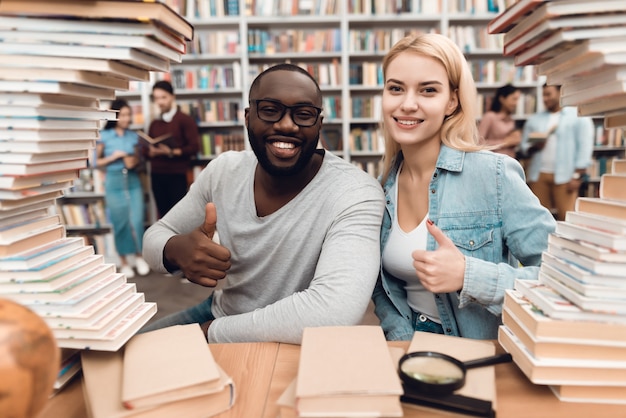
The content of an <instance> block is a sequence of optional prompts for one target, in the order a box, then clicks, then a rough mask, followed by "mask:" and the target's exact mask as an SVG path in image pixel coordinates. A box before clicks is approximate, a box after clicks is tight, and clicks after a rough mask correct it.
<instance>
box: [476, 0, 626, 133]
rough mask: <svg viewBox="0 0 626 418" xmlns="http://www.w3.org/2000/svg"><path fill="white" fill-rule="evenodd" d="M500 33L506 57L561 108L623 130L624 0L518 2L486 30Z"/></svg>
mask: <svg viewBox="0 0 626 418" xmlns="http://www.w3.org/2000/svg"><path fill="white" fill-rule="evenodd" d="M487 29H488V31H489V33H492V34H500V33H504V35H503V37H504V55H509V56H514V59H515V64H516V65H520V66H521V65H535V66H536V70H537V73H538V74H539V75H543V76H546V81H547V83H548V84H550V85H560V86H561V104H562V105H563V106H577V108H578V114H579V116H592V115H602V116H604V125H605V128H607V129H610V128H618V127H626V3H625V2H624V1H623V0H602V1H599V2H590V1H585V0H559V1H549V0H519V1H517V2H516V3H514V4H512V5H511V6H510V7H509V8H507V9H506V10H504V11H503V12H502V13H501V14H500V15H498V16H497V17H496V18H494V19H493V20H492V21H491V22H490V23H489V25H488V28H487Z"/></svg>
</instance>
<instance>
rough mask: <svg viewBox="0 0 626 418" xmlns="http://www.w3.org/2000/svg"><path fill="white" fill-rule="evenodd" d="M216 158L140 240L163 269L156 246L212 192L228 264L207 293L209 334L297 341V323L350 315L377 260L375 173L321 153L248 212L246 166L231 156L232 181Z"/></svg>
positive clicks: (347, 319)
mask: <svg viewBox="0 0 626 418" xmlns="http://www.w3.org/2000/svg"><path fill="white" fill-rule="evenodd" d="M214 162H215V161H213V162H211V164H213V163H214ZM211 164H209V166H211ZM218 166H219V164H216V165H215V166H214V167H213V169H214V170H213V173H212V177H213V178H212V179H209V178H208V177H209V176H210V175H211V173H209V172H207V170H205V171H203V173H202V174H201V175H200V177H198V180H197V181H196V183H199V182H202V184H203V190H202V192H200V190H199V186H198V185H195V186H196V187H195V189H196V190H192V191H191V192H190V193H189V195H191V196H187V197H186V198H185V199H184V200H183V201H181V203H180V204H179V206H184V207H185V208H187V209H184V210H183V208H182V207H180V208H174V209H173V210H172V211H171V214H172V216H168V215H166V216H165V217H164V218H163V219H162V220H161V221H159V222H158V223H157V224H155V226H153V227H152V228H150V230H149V231H148V232H147V233H146V235H145V244H144V252H146V249H148V250H147V251H149V252H150V256H151V258H150V261H149V262H150V263H151V265H155V264H156V265H158V266H160V267H161V270H160V271H164V269H163V267H162V249H163V246H164V245H165V243H166V242H167V240H168V239H169V237H171V236H172V234H173V233H180V232H188V230H189V228H190V227H191V225H190V223H191V224H199V222H201V221H202V211H201V210H200V212H201V215H200V218H199V219H197V215H194V214H193V213H192V212H193V211H190V210H189V208H191V207H194V208H195V209H194V210H195V211H197V210H198V208H201V207H203V205H204V204H205V202H206V200H207V199H215V202H216V205H217V207H218V224H217V231H218V234H219V236H220V241H221V243H222V245H224V246H226V247H227V248H229V250H231V254H232V262H233V267H232V268H231V271H229V273H228V276H227V278H226V279H225V280H226V282H225V284H224V286H223V289H222V290H218V291H216V292H215V295H214V301H213V307H212V311H213V314H214V315H215V316H216V318H217V319H216V320H214V321H213V323H212V324H211V326H210V328H209V333H208V338H209V342H213V343H218V342H219V343H222V342H242V341H277V342H286V343H295V344H298V343H300V341H301V338H302V331H303V329H304V327H308V326H324V325H356V324H358V323H359V321H360V320H361V318H362V316H363V314H364V312H365V310H366V309H367V306H368V303H369V301H370V298H371V295H372V291H373V288H374V284H375V282H376V279H377V276H378V269H379V262H380V249H379V234H380V224H381V219H382V213H383V210H384V195H383V193H382V188H381V187H380V185H379V184H378V183H377V182H376V181H375V179H373V178H372V177H370V176H369V175H367V174H366V173H364V172H362V171H361V170H359V169H356V168H354V167H352V166H351V165H350V164H348V163H345V162H344V161H342V160H341V159H339V158H337V157H334V156H329V155H327V156H326V157H325V162H324V165H323V166H322V169H321V170H320V172H319V173H318V175H317V176H316V178H315V179H314V181H312V182H311V184H309V185H308V186H307V188H306V189H305V190H304V191H303V192H301V193H300V195H299V196H297V198H295V199H294V200H292V201H291V202H289V203H288V204H287V205H285V207H283V208H281V209H280V210H279V211H277V212H276V213H274V214H272V215H269V216H267V217H264V218H256V217H255V211H254V200H253V194H252V191H251V190H252V187H251V184H252V183H251V182H252V180H251V178H252V173H253V168H252V169H251V170H248V169H247V168H246V169H243V168H241V167H240V168H236V164H233V162H232V161H231V163H230V166H231V167H233V166H234V168H233V170H234V169H236V170H238V173H239V174H240V180H239V183H237V182H236V181H234V180H232V176H229V174H228V173H225V175H223V174H224V173H218V170H217V168H218ZM242 172H243V173H249V174H250V176H249V177H250V181H242V180H241V174H242ZM218 177H219V178H218ZM205 184H207V185H213V186H209V187H208V188H205V187H204V185H205ZM192 189H193V187H192ZM208 189H211V190H212V191H211V192H209V191H208ZM223 191H228V193H225V192H223ZM232 196H235V197H232ZM253 211H254V213H251V212H253ZM176 214H178V215H177V216H176V220H177V223H174V220H173V219H174V218H173V216H174V215H176ZM180 218H184V219H185V221H184V222H183V221H182V220H181V219H180ZM194 218H196V219H194ZM146 257H148V254H146Z"/></svg>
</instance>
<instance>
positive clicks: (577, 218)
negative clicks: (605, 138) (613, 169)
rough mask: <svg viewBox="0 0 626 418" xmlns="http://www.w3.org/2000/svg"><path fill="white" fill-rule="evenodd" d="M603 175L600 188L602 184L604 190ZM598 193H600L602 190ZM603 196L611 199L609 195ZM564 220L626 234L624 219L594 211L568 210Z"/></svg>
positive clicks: (604, 181)
mask: <svg viewBox="0 0 626 418" xmlns="http://www.w3.org/2000/svg"><path fill="white" fill-rule="evenodd" d="M604 176H607V174H603V176H602V180H601V181H600V190H603V189H602V188H603V186H605V189H604V190H605V191H606V190H607V189H606V183H607V179H608V177H604ZM623 177H624V180H626V176H623ZM617 184H618V183H617V182H616V183H615V184H612V185H611V186H615V185H617ZM623 187H626V182H624V186H623ZM616 192H617V191H616ZM600 193H602V191H601V192H600ZM613 196H615V195H613ZM604 198H606V199H611V198H610V197H604ZM565 221H566V222H569V223H572V224H575V225H581V226H588V227H590V228H596V229H600V230H602V231H607V232H612V233H614V234H621V235H626V219H619V218H614V217H610V216H602V215H597V214H595V213H587V212H576V211H568V212H566V213H565Z"/></svg>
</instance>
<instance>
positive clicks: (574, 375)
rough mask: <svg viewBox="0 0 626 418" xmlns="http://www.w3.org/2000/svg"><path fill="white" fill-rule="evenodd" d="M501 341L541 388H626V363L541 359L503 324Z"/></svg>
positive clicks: (500, 329)
mask: <svg viewBox="0 0 626 418" xmlns="http://www.w3.org/2000/svg"><path fill="white" fill-rule="evenodd" d="M498 342H499V343H500V345H501V346H502V347H503V348H504V349H505V350H506V351H507V352H508V353H511V355H512V356H513V361H514V362H515V364H517V366H518V367H519V368H520V370H521V371H522V372H523V373H524V374H525V375H526V377H528V379H529V380H530V381H531V382H533V383H535V384H539V385H583V386H585V385H592V384H593V385H606V386H613V385H614V386H618V385H621V386H626V361H612V360H601V359H592V360H588V359H567V358H542V359H539V358H537V357H535V356H533V355H532V353H531V352H530V351H529V350H528V349H527V348H526V347H525V346H524V345H523V344H522V342H521V341H520V340H519V338H517V336H516V335H515V334H514V333H513V332H511V330H510V329H509V328H508V327H507V326H505V325H501V326H500V328H499V329H498Z"/></svg>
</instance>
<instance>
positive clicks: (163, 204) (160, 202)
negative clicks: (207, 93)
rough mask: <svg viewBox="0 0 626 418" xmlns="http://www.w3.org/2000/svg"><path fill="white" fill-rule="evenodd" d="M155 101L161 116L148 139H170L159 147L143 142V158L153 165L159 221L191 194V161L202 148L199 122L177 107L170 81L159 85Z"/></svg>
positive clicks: (151, 171)
mask: <svg viewBox="0 0 626 418" xmlns="http://www.w3.org/2000/svg"><path fill="white" fill-rule="evenodd" d="M152 99H153V100H154V102H155V103H156V105H157V106H158V107H159V110H160V112H161V116H160V118H158V119H155V120H153V121H152V123H150V128H149V130H148V135H150V136H151V137H152V138H157V137H160V136H163V135H167V134H169V135H170V137H169V138H167V139H165V140H163V141H161V142H159V143H158V144H156V145H152V144H149V143H148V142H146V141H143V154H144V156H145V157H146V158H147V159H148V160H149V161H150V184H151V187H152V194H153V195H154V200H155V202H156V206H157V210H158V212H159V213H158V214H159V217H162V216H163V215H165V214H166V213H167V212H168V211H169V210H170V209H171V208H172V207H173V206H174V205H175V204H176V203H177V202H178V201H179V200H180V199H182V197H183V196H184V195H185V193H186V192H187V188H188V184H187V171H188V170H189V168H190V165H189V161H190V160H191V158H192V157H195V156H196V154H197V153H198V150H199V147H200V138H199V134H198V126H197V125H196V122H195V120H194V119H193V118H192V117H191V116H189V115H187V114H185V113H183V112H181V111H180V109H179V108H178V106H177V105H176V100H175V96H174V88H173V87H172V84H171V83H170V82H169V81H166V80H163V81H157V82H156V83H155V84H154V86H153V87H152Z"/></svg>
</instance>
